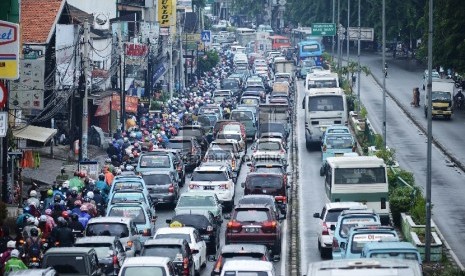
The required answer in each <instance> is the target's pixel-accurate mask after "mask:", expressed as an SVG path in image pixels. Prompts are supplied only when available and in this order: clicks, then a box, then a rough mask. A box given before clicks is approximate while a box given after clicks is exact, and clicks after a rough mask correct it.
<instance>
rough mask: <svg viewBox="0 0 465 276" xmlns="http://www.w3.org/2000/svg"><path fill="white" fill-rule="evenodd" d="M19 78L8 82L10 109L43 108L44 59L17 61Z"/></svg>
mask: <svg viewBox="0 0 465 276" xmlns="http://www.w3.org/2000/svg"><path fill="white" fill-rule="evenodd" d="M19 68H20V72H19V76H20V78H19V79H17V80H15V81H12V82H11V83H10V97H9V107H10V108H11V109H43V108H44V88H45V87H44V74H45V60H43V59H24V60H21V61H20V63H19Z"/></svg>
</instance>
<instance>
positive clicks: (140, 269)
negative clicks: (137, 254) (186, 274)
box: [120, 265, 166, 276]
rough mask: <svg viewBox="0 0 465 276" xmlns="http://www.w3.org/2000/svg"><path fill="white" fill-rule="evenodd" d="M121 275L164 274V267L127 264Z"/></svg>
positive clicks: (151, 275) (158, 275)
mask: <svg viewBox="0 0 465 276" xmlns="http://www.w3.org/2000/svg"><path fill="white" fill-rule="evenodd" d="M120 275H121V276H166V273H165V268H163V267H161V266H147V265H143V266H127V267H125V268H124V269H123V271H122V272H121V274H120Z"/></svg>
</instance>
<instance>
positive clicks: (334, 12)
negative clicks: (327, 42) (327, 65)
mask: <svg viewBox="0 0 465 276" xmlns="http://www.w3.org/2000/svg"><path fill="white" fill-rule="evenodd" d="M333 24H336V0H333ZM332 46H333V47H332V53H333V58H334V55H335V53H334V47H335V46H336V38H335V36H334V35H333V45H332Z"/></svg>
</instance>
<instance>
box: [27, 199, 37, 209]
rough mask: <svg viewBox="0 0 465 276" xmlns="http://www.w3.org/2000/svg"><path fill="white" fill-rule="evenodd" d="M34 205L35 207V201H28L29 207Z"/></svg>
mask: <svg viewBox="0 0 465 276" xmlns="http://www.w3.org/2000/svg"><path fill="white" fill-rule="evenodd" d="M30 206H34V208H37V203H36V202H35V201H32V202H30V203H29V207H30Z"/></svg>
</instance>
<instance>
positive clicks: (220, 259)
mask: <svg viewBox="0 0 465 276" xmlns="http://www.w3.org/2000/svg"><path fill="white" fill-rule="evenodd" d="M222 266H223V257H222V256H219V257H218V260H217V261H216V264H215V268H214V269H213V271H214V272H215V273H218V274H220V273H221V267H222Z"/></svg>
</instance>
